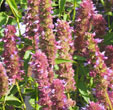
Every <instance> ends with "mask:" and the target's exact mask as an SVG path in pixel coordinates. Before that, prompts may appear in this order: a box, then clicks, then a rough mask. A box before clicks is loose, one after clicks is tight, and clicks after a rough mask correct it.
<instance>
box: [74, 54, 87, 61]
mask: <svg viewBox="0 0 113 110" xmlns="http://www.w3.org/2000/svg"><path fill="white" fill-rule="evenodd" d="M73 59H74V60H80V61H86V58H84V57H81V56H78V55H74V57H73Z"/></svg>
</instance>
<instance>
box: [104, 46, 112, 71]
mask: <svg viewBox="0 0 113 110" xmlns="http://www.w3.org/2000/svg"><path fill="white" fill-rule="evenodd" d="M105 55H106V57H107V59H106V60H105V63H106V65H107V66H108V67H110V68H111V69H112V70H113V45H108V46H106V47H105Z"/></svg>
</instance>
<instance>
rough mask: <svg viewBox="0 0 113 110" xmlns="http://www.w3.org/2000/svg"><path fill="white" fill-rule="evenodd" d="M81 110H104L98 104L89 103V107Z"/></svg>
mask: <svg viewBox="0 0 113 110" xmlns="http://www.w3.org/2000/svg"><path fill="white" fill-rule="evenodd" d="M82 110H105V108H104V106H102V105H100V104H99V103H95V102H90V103H89V105H88V106H87V107H85V108H83V109H82Z"/></svg>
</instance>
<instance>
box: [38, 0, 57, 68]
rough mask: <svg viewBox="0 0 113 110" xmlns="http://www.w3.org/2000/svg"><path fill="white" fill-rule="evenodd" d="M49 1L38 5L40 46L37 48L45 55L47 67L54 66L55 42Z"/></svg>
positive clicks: (42, 1) (46, 0)
mask: <svg viewBox="0 0 113 110" xmlns="http://www.w3.org/2000/svg"><path fill="white" fill-rule="evenodd" d="M51 2H52V1H51V0H41V2H40V4H39V18H40V27H39V33H40V35H41V36H40V44H39V46H40V47H39V48H40V49H42V51H43V52H44V53H45V54H46V55H47V59H48V63H49V66H52V65H54V63H55V62H54V60H55V57H56V45H55V44H56V41H55V36H54V34H53V28H54V25H53V21H52V15H51V9H52V6H51Z"/></svg>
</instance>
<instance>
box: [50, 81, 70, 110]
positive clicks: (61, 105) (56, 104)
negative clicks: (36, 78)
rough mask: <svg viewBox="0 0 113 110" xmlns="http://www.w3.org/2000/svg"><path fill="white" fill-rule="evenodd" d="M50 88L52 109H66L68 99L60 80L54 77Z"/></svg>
mask: <svg viewBox="0 0 113 110" xmlns="http://www.w3.org/2000/svg"><path fill="white" fill-rule="evenodd" d="M51 88H52V98H51V99H52V102H53V105H52V110H68V107H69V101H68V100H67V97H66V95H65V93H64V91H65V88H64V85H63V82H62V80H60V79H54V80H53V83H52V85H51Z"/></svg>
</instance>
